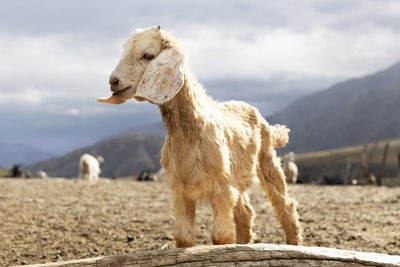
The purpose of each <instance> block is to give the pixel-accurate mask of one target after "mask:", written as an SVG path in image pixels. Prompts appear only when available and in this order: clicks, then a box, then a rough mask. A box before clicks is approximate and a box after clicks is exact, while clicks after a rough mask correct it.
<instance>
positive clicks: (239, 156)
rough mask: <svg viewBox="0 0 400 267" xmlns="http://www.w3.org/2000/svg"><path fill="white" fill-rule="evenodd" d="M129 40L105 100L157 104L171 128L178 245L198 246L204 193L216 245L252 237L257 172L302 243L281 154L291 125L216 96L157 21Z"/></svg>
mask: <svg viewBox="0 0 400 267" xmlns="http://www.w3.org/2000/svg"><path fill="white" fill-rule="evenodd" d="M128 42H129V43H128V44H127V46H126V47H127V48H126V49H127V50H129V51H128V52H124V56H123V58H122V59H121V61H120V63H119V64H118V65H117V67H116V69H115V70H114V72H113V73H112V75H111V78H110V84H111V89H112V91H114V94H113V96H111V97H109V98H108V99H100V100H99V101H101V102H107V103H112V104H120V103H123V102H125V101H126V100H127V99H129V98H132V97H134V98H136V99H137V100H147V101H149V102H151V103H154V104H157V105H159V108H160V112H161V115H162V119H163V122H164V125H165V128H166V130H167V137H166V140H165V144H164V147H163V149H162V159H161V164H162V166H163V167H164V168H165V170H166V173H167V175H168V177H169V180H170V185H171V189H172V192H173V198H174V207H175V239H176V245H177V247H190V246H193V245H194V244H195V233H194V221H195V209H196V203H197V202H198V201H199V200H203V199H205V200H207V201H208V202H209V203H210V204H211V206H212V209H213V213H214V221H213V225H212V230H211V239H212V242H213V244H230V243H235V242H236V243H242V244H245V243H250V242H252V241H253V233H252V225H253V218H254V211H253V208H252V207H251V205H250V203H249V200H248V197H247V194H246V191H247V190H248V189H249V188H250V186H251V185H252V184H253V182H254V178H255V177H258V179H259V180H260V184H261V186H262V187H263V189H264V190H265V192H266V195H267V196H268V198H269V200H270V201H271V203H272V206H273V207H274V209H275V213H276V215H277V218H278V221H279V222H280V223H281V225H282V227H283V229H284V231H285V234H286V240H287V243H288V244H295V245H297V244H300V243H301V241H302V236H301V234H302V229H301V226H300V224H299V220H298V215H297V211H296V203H295V201H294V200H293V199H291V198H290V197H289V196H288V192H287V187H286V182H285V176H284V174H283V171H282V168H281V166H280V162H279V160H278V158H277V156H276V152H275V148H276V147H281V146H284V145H285V144H286V143H287V142H288V132H289V130H288V129H287V128H286V127H284V126H280V125H274V126H270V125H269V124H268V123H267V122H266V121H265V119H264V118H263V117H262V115H261V114H260V113H259V112H258V110H257V109H256V108H254V107H252V106H250V105H248V104H246V103H243V102H238V101H230V102H226V103H218V102H216V101H213V100H212V99H211V98H210V97H208V96H207V95H206V93H205V91H204V89H203V87H202V86H201V85H200V84H199V83H198V82H197V80H196V78H195V76H194V75H193V74H192V73H191V72H190V70H189V67H188V64H186V55H185V54H184V52H183V51H182V48H180V46H179V44H178V42H177V41H176V39H175V38H174V37H173V36H172V35H170V34H169V33H167V32H165V31H163V30H160V28H159V27H151V28H148V29H146V30H144V31H142V32H139V33H136V34H135V35H134V36H133V37H131V38H130V39H129V41H128ZM148 54H151V55H154V58H151V57H149V56H148ZM148 58H151V59H148ZM127 63H129V64H127ZM150 74H151V75H150ZM117 81H118V82H117Z"/></svg>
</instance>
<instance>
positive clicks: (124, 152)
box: [24, 133, 164, 178]
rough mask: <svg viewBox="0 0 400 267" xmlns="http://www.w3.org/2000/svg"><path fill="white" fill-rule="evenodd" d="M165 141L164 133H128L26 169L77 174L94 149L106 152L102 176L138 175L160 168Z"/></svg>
mask: <svg viewBox="0 0 400 267" xmlns="http://www.w3.org/2000/svg"><path fill="white" fill-rule="evenodd" d="M163 144H164V137H161V136H157V135H145V134H136V133H128V134H124V135H120V136H115V137H111V138H106V139H103V140H101V141H99V142H98V143H96V144H94V145H91V146H88V147H84V148H79V149H76V150H74V151H72V152H70V153H68V154H66V155H64V156H61V157H58V158H54V159H50V160H45V161H41V162H38V163H35V164H33V165H31V166H28V167H26V168H24V169H25V170H27V171H30V172H32V173H36V172H37V171H38V170H44V171H46V172H47V174H48V175H49V176H50V177H67V178H71V177H77V176H78V171H79V158H80V157H81V155H82V154H84V153H90V154H92V155H94V154H99V155H101V156H103V158H104V163H102V164H101V169H102V173H101V176H102V177H121V176H131V175H137V174H139V173H140V172H141V171H142V170H144V169H150V170H153V171H157V170H158V169H160V150H161V148H162V146H163Z"/></svg>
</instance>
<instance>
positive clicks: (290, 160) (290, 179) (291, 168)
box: [282, 152, 299, 184]
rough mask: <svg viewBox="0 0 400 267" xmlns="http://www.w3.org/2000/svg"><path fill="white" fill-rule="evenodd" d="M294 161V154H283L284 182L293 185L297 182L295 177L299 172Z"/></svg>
mask: <svg viewBox="0 0 400 267" xmlns="http://www.w3.org/2000/svg"><path fill="white" fill-rule="evenodd" d="M294 160H295V153H293V152H290V153H288V154H285V155H284V156H283V158H282V169H283V172H284V173H285V176H286V182H287V183H289V184H295V183H296V182H297V176H298V175H299V171H298V169H297V165H296V163H294Z"/></svg>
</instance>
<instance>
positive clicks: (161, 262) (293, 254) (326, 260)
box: [25, 244, 400, 267]
mask: <svg viewBox="0 0 400 267" xmlns="http://www.w3.org/2000/svg"><path fill="white" fill-rule="evenodd" d="M25 266H26V265H25ZM30 266H31V267H33V266H34V267H64V266H65V267H66V266H70V267H92V266H103V267H106V266H107V267H108V266H110V267H111V266H190V267H195V266H299V267H302V266H400V256H391V255H387V254H379V253H367V252H356V251H350V250H339V249H333V248H321V247H303V246H289V245H273V244H250V245H236V244H234V245H222V246H198V247H192V248H187V249H170V250H153V251H139V252H134V253H130V254H125V255H117V256H105V257H98V258H91V259H81V260H72V261H64V262H56V263H46V264H36V265H30Z"/></svg>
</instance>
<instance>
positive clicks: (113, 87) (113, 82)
mask: <svg viewBox="0 0 400 267" xmlns="http://www.w3.org/2000/svg"><path fill="white" fill-rule="evenodd" d="M118 83H119V79H118V78H117V77H114V76H111V77H110V85H111V90H112V91H115V90H116V89H117V87H118Z"/></svg>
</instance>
